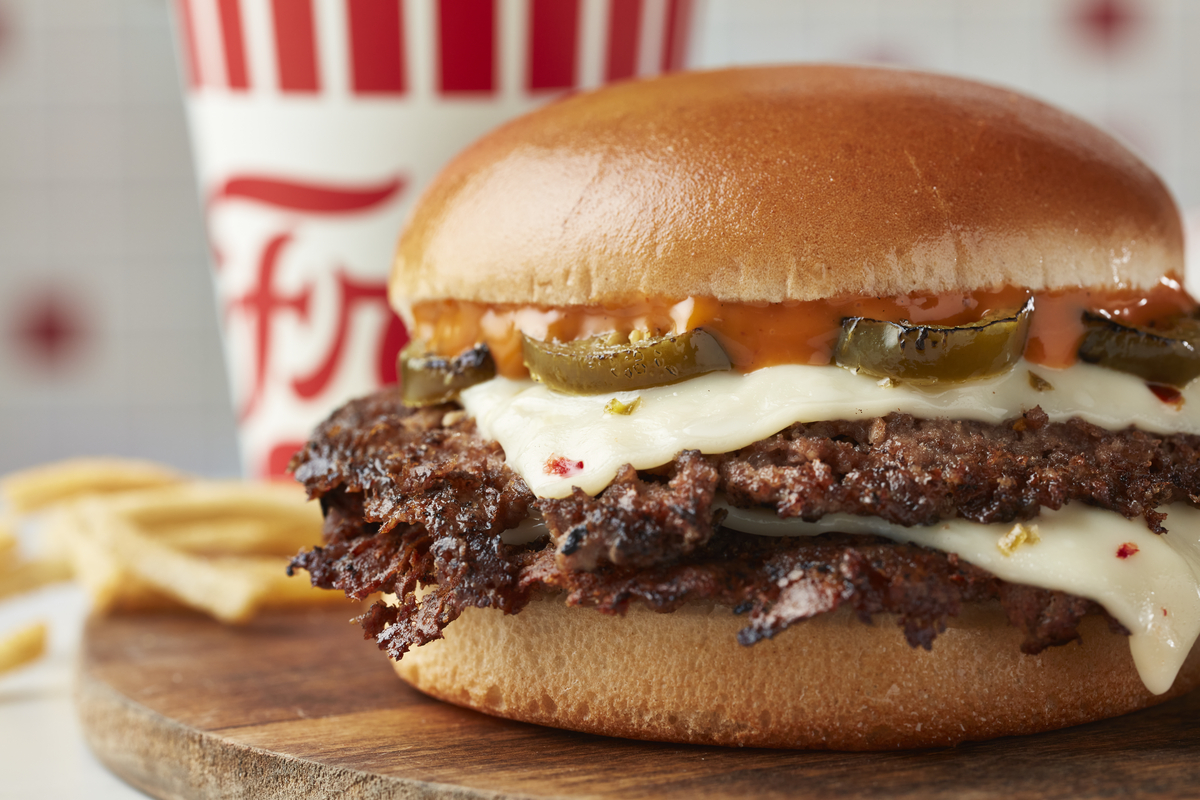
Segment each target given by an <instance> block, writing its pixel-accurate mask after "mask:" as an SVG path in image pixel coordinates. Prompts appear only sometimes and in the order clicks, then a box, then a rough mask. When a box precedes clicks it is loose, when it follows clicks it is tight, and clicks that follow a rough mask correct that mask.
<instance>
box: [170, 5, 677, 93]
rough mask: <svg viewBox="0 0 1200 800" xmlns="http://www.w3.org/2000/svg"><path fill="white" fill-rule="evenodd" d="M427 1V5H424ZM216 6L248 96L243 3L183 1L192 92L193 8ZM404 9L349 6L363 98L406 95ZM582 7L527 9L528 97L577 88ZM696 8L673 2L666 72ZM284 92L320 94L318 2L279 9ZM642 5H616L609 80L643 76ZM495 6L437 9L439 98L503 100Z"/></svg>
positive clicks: (199, 74) (230, 81) (195, 82)
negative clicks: (486, 96)
mask: <svg viewBox="0 0 1200 800" xmlns="http://www.w3.org/2000/svg"><path fill="white" fill-rule="evenodd" d="M422 1H424V0H422ZM197 2H212V3H215V6H216V10H217V12H218V16H217V21H218V23H219V28H220V30H219V36H220V38H221V42H220V45H221V46H222V52H223V55H224V61H225V72H226V78H227V81H226V83H227V85H228V87H229V88H230V89H232V90H235V91H246V90H248V89H249V88H250V84H251V76H250V74H249V61H248V59H247V42H246V37H245V30H244V27H243V21H242V13H241V11H242V0H175V4H176V11H177V17H178V23H179V34H180V37H181V39H182V42H181V46H182V50H181V53H182V61H183V64H184V70H185V73H186V80H187V83H188V86H189V87H190V88H191V89H193V90H195V89H199V88H200V87H202V86H204V85H206V84H207V85H212V84H213V81H214V76H212V75H205V74H204V70H203V69H202V66H201V60H200V57H199V52H200V47H199V42H198V39H197V30H196V25H195V18H194V12H195V10H196V9H195V4H196V3H197ZM403 2H404V0H345V11H346V22H347V30H348V33H349V53H348V57H349V59H350V64H349V66H350V74H351V84H352V90H353V91H354V92H355V93H356V94H388V95H402V94H405V93H406V92H407V91H408V89H409V86H408V81H409V71H408V66H407V64H406V59H407V57H408V53H409V50H408V48H407V47H406V46H405V38H404V37H405V29H404V13H403V11H404V6H403ZM582 2H583V0H528V4H529V5H528V9H529V18H528V25H529V27H528V34H529V47H528V51H527V55H528V60H527V62H526V67H527V75H526V77H527V82H526V87H527V89H528V91H530V92H540V91H546V90H562V89H572V88H575V87H576V86H577V85H578V79H579V74H578V73H579V53H580V51H579V48H580V36H581V31H580V25H581V22H582ZM694 6H695V3H694V0H667V3H666V19H665V20H664V22H665V23H666V24H665V26H664V36H663V47H662V60H661V64H660V65H658V66H659V67H660V68H661V70H662V71H663V72H671V71H674V70H679V69H683V68H684V66H685V64H686V61H687V45H688V41H689V38H690V32H691V27H692V15H693V12H694ZM271 10H272V21H273V36H274V45H275V55H276V64H277V67H278V83H279V88H280V89H281V90H282V91H284V92H289V93H316V92H320V91H321V76H320V70H319V60H318V54H317V32H316V25H315V20H314V15H313V0H271ZM645 10H646V9H645V2H644V0H609V3H608V19H607V27H608V31H607V33H608V38H607V41H606V49H605V62H604V79H605V81H606V82H612V81H619V80H625V79H628V78H632V77H634V76H636V75H637V73H638V55H639V49H640V40H641V37H642V34H643V30H642V28H643V26H642V17H643V15H644V13H645ZM497 23H498V20H497V0H438V4H437V34H436V36H437V54H436V58H437V70H438V72H437V89H438V91H439V93H441V94H442V95H455V94H464V93H469V94H489V95H491V94H495V93H496V91H497V77H496V76H497V64H496V59H497V41H496V40H497Z"/></svg>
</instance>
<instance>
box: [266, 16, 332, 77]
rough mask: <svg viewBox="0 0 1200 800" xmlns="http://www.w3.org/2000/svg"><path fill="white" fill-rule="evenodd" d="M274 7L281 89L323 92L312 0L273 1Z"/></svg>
mask: <svg viewBox="0 0 1200 800" xmlns="http://www.w3.org/2000/svg"><path fill="white" fill-rule="evenodd" d="M271 10H272V12H273V16H274V20H275V56H276V61H277V63H278V65H279V88H280V89H282V90H283V91H285V92H318V91H320V90H321V82H320V79H319V77H318V75H317V38H316V30H315V28H314V25H313V9H312V0H271Z"/></svg>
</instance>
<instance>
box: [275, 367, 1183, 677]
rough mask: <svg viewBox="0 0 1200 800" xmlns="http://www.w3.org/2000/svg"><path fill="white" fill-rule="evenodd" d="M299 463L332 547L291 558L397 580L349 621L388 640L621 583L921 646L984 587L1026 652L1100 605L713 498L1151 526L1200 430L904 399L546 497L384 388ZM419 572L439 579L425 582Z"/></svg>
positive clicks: (364, 587) (351, 583)
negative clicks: (524, 531) (892, 635)
mask: <svg viewBox="0 0 1200 800" xmlns="http://www.w3.org/2000/svg"><path fill="white" fill-rule="evenodd" d="M292 467H293V468H294V469H295V472H296V477H297V479H298V480H300V481H301V482H302V483H304V485H305V486H306V487H307V489H308V492H309V495H310V496H311V497H317V498H320V501H321V505H322V509H323V510H324V512H325V517H326V520H325V545H324V546H323V547H318V548H315V549H314V550H312V551H310V552H306V553H302V554H300V555H298V556H297V557H296V558H295V559H294V560H293V561H292V565H291V568H290V569H289V571H291V570H292V569H295V568H301V569H305V570H307V571H308V572H309V573H310V575H311V578H312V582H313V583H314V585H317V586H320V587H322V588H329V589H340V590H342V591H344V592H345V593H346V594H347V595H349V596H351V597H354V598H357V599H365V598H367V597H368V596H370V595H372V594H374V593H376V592H386V593H391V594H395V595H396V596H397V597H398V598H399V599H400V602H399V604H398V605H391V606H389V605H385V604H383V603H382V602H377V603H376V604H375V605H374V606H373V607H372V608H371V609H370V611H368V613H366V614H365V615H364V616H363V617H362V623H363V627H364V629H365V631H366V634H367V635H368V636H370V637H372V638H375V639H376V640H377V641H378V643H379V645H380V647H381V648H382V649H386V650H387V651H388V653H389V654H390V655H391V656H392V657H393V658H399V657H400V656H401V655H403V653H405V652H406V651H407V650H408V648H410V647H413V646H417V645H420V644H423V643H425V642H429V641H432V640H434V639H438V638H440V637H441V635H442V630H443V629H444V628H445V627H446V625H448V624H449V623H450V622H452V621H453V620H454V619H456V618H457V617H458V616H459V614H461V613H462V611H463V609H465V608H469V607H480V608H497V609H500V610H502V611H505V612H507V613H515V612H517V611H520V609H521V608H522V607H523V606H524V605H525V604H526V603H527V602H528V601H529V599H530V597H531V596H532V595H533V594H534V593H535V592H554V593H563V594H565V596H566V601H567V602H568V603H569V604H574V605H584V606H591V607H594V608H596V609H598V610H600V611H602V612H606V613H622V612H623V611H624V610H625V608H626V607H627V606H628V605H629V603H631V602H633V601H635V600H636V601H640V602H642V603H644V604H646V605H647V606H649V607H650V608H653V609H654V610H656V611H663V612H666V611H671V610H673V609H675V608H677V607H678V606H680V605H681V604H682V603H685V602H690V601H710V602H716V603H720V604H723V605H728V606H731V607H733V608H734V609H735V610H736V611H738V612H739V613H745V614H746V621H747V624H746V627H745V628H744V629H743V630H742V631H741V633H740V634H739V641H741V642H742V643H743V644H753V643H754V642H756V641H759V640H760V639H763V638H769V637H771V636H774V635H775V634H777V633H779V632H780V631H782V630H784V629H785V628H787V627H788V626H789V625H791V624H792V623H795V622H799V621H802V620H805V619H808V618H810V617H813V616H815V615H817V614H821V613H824V612H827V611H832V610H834V609H836V608H838V607H839V606H841V605H843V604H845V605H848V606H849V607H850V608H852V609H853V610H854V611H855V612H856V613H857V615H858V616H859V617H860V618H861V619H863V620H864V621H866V622H869V621H870V619H871V617H872V615H874V614H878V613H889V614H894V615H896V617H897V619H898V620H899V624H900V625H902V626H903V628H904V632H905V636H906V638H907V639H908V642H909V643H910V644H911V645H912V646H914V647H916V646H921V647H925V648H926V649H928V648H929V647H930V645H931V643H932V641H933V639H934V637H935V636H936V635H937V634H938V633H939V632H940V631H942V630H944V626H945V620H946V618H947V617H950V616H954V615H956V614H958V612H959V610H960V608H961V606H962V604H963V603H969V602H981V601H989V600H994V601H999V603H1000V604H1001V606H1002V607H1003V608H1004V610H1005V612H1006V614H1007V616H1008V619H1009V621H1010V622H1011V623H1012V624H1013V625H1016V626H1017V627H1018V628H1019V629H1020V630H1021V631H1022V632H1023V634H1024V636H1025V639H1024V642H1023V644H1022V648H1021V649H1022V650H1023V651H1024V652H1026V653H1037V652H1040V651H1041V650H1043V649H1045V648H1046V647H1050V646H1053V645H1059V644H1065V643H1067V642H1070V641H1073V640H1075V639H1077V638H1078V632H1077V624H1078V622H1079V620H1080V619H1081V618H1082V617H1083V616H1084V615H1086V614H1090V613H1104V612H1103V609H1101V608H1100V606H1098V605H1097V604H1096V603H1094V602H1092V601H1090V600H1084V599H1082V598H1079V597H1075V596H1072V595H1068V594H1065V593H1063V592H1057V591H1050V590H1044V589H1037V588H1033V587H1028V586H1021V585H1015V584H1011V583H1007V582H1005V581H1002V580H999V579H997V578H995V577H994V576H992V575H991V574H990V573H988V572H986V571H985V570H982V569H979V568H977V567H974V566H972V565H970V564H967V563H965V562H962V561H960V560H959V559H958V558H957V557H956V556H955V555H954V554H952V553H943V552H939V551H935V550H930V549H927V548H924V547H920V546H917V545H912V544H897V543H894V542H890V541H888V540H885V539H882V538H876V537H870V536H848V535H841V534H836V535H824V536H819V537H789V538H771V537H760V536H752V535H749V534H745V533H738V532H734V531H730V530H728V529H726V528H723V527H722V526H721V525H720V522H721V519H722V515H723V513H724V512H722V511H720V510H719V509H717V508H715V507H714V498H715V497H716V496H717V494H718V493H721V494H722V495H723V496H724V498H725V500H726V501H727V502H728V503H730V504H731V505H734V506H738V507H768V508H773V509H774V510H775V511H776V512H777V513H778V514H779V515H780V516H782V517H800V518H803V519H806V520H815V519H819V518H820V517H821V516H823V515H825V514H829V513H834V512H846V513H851V514H860V515H873V516H877V517H880V518H882V519H885V520H888V521H890V522H895V523H900V524H903V525H923V524H931V523H934V522H937V521H938V520H941V519H946V518H951V517H955V516H959V517H964V518H966V519H970V520H974V521H978V522H1009V521H1013V520H1022V519H1030V518H1032V517H1034V516H1035V515H1036V514H1037V513H1038V510H1039V509H1040V508H1041V507H1043V506H1044V507H1047V508H1055V509H1056V508H1059V507H1061V506H1062V505H1063V504H1064V503H1066V502H1069V501H1077V502H1086V503H1090V504H1093V505H1096V506H1100V507H1102V508H1106V509H1110V510H1112V511H1115V512H1117V513H1120V514H1122V515H1124V516H1126V517H1130V518H1132V517H1135V516H1138V515H1141V516H1143V517H1144V518H1145V520H1146V523H1147V525H1148V526H1149V527H1150V528H1151V529H1152V530H1155V531H1158V532H1162V530H1163V528H1162V526H1161V523H1162V520H1163V517H1162V515H1161V514H1158V513H1156V512H1155V511H1154V509H1155V508H1156V507H1158V506H1161V505H1163V504H1166V503H1171V502H1180V501H1186V502H1191V503H1193V504H1198V503H1200V496H1198V495H1200V437H1197V436H1189V435H1183V434H1174V435H1167V436H1159V435H1153V434H1148V433H1145V432H1142V431H1137V430H1123V431H1107V430H1104V429H1102V428H1098V427H1096V426H1094V425H1091V424H1089V423H1086V422H1082V421H1080V420H1070V421H1067V422H1064V423H1051V422H1049V421H1048V420H1047V417H1046V415H1045V414H1044V413H1043V412H1042V411H1041V409H1038V408H1035V409H1032V410H1031V411H1028V412H1026V413H1025V414H1024V415H1023V416H1022V417H1019V418H1017V419H1015V420H1011V421H1009V422H1007V423H1005V424H1002V425H990V424H986V423H979V422H970V421H955V420H944V419H936V420H921V419H916V418H913V417H911V416H908V415H905V414H889V415H888V416H886V417H881V418H876V419H868V420H859V421H831V422H819V423H811V424H796V425H793V426H791V427H790V428H788V429H786V430H784V431H782V432H780V433H778V434H776V435H774V436H771V437H769V438H768V439H765V440H763V441H761V442H757V443H755V444H753V445H751V446H749V447H747V448H744V449H742V450H739V451H737V452H733V453H727V454H723V455H714V456H704V455H701V454H699V453H698V452H695V451H685V452H682V453H680V454H679V455H678V456H676V458H675V459H674V461H672V462H671V463H670V464H667V465H665V466H663V467H661V468H657V469H654V470H643V471H640V472H639V471H636V470H634V469H633V468H632V467H629V466H626V467H625V468H624V469H622V471H621V472H620V473H619V474H618V475H617V477H616V479H615V480H614V481H613V483H612V484H611V485H610V486H609V487H608V488H607V489H605V490H604V491H603V492H601V493H600V494H599V495H597V496H595V497H590V496H588V495H586V494H585V493H583V492H581V491H579V490H576V491H575V493H574V494H573V495H572V496H571V497H567V498H564V499H561V500H550V499H542V500H539V499H537V498H535V497H534V496H533V494H532V493H531V492H530V491H529V489H528V488H527V487H526V485H525V482H524V481H523V480H522V479H521V478H520V476H518V475H517V474H516V473H514V472H513V471H512V470H511V469H509V468H508V466H507V465H506V464H505V461H504V453H503V451H502V450H501V449H500V446H499V445H498V444H497V443H495V442H493V441H488V440H485V439H483V438H482V437H480V436H479V435H478V434H477V433H476V431H475V425H474V422H473V421H472V420H471V419H469V418H468V417H466V415H465V414H464V413H463V412H462V411H461V410H459V409H458V408H457V407H456V406H453V405H444V406H436V407H432V408H423V409H417V410H413V409H409V408H406V407H405V406H404V405H403V404H402V403H401V401H400V395H399V394H398V393H397V392H394V391H384V392H380V393H378V394H375V395H373V396H370V397H366V398H363V399H360V400H356V401H353V402H351V403H349V404H348V405H346V406H344V407H343V408H342V409H340V410H339V411H337V412H336V413H335V414H334V415H333V416H332V417H330V419H329V420H327V421H326V422H325V423H323V424H322V425H321V426H320V427H319V428H318V430H317V432H316V434H315V435H314V437H313V439H312V440H311V441H310V442H309V443H308V444H307V445H306V446H305V448H304V450H303V451H301V452H300V453H299V454H298V455H297V456H296V458H295V459H294V460H293V462H292ZM531 512H537V513H540V515H541V516H542V518H543V519H544V520H545V522H546V526H547V528H548V530H549V534H550V536H549V539H548V540H547V539H546V538H542V539H540V540H538V541H536V542H533V543H531V544H527V545H509V544H505V543H504V542H503V541H502V540H501V533H502V532H503V531H505V530H507V529H509V528H513V527H516V526H517V525H518V524H520V523H521V522H522V521H523V520H525V519H526V518H527V517H529V516H530V514H531ZM418 585H426V586H432V588H431V590H430V591H428V592H427V593H425V594H424V595H423V596H422V597H421V598H420V599H419V600H418V598H417V596H416V593H415V590H416V589H417V587H418ZM1110 623H1111V624H1112V625H1113V626H1114V627H1115V628H1117V629H1120V626H1119V625H1118V624H1117V623H1116V622H1115V621H1112V620H1111V619H1110Z"/></svg>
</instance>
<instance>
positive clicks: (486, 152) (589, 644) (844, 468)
mask: <svg viewBox="0 0 1200 800" xmlns="http://www.w3.org/2000/svg"><path fill="white" fill-rule="evenodd" d="M1181 274H1182V247H1181V230H1180V223H1179V219H1178V214H1177V211H1176V209H1175V206H1174V205H1173V203H1172V200H1171V198H1170V196H1169V195H1168V193H1167V191H1166V189H1165V188H1164V186H1163V184H1162V183H1161V182H1160V181H1159V179H1158V178H1157V177H1155V176H1154V175H1153V174H1152V173H1151V172H1150V171H1149V170H1148V169H1147V168H1146V166H1145V165H1143V164H1142V163H1141V162H1140V161H1138V159H1137V158H1136V157H1134V156H1133V155H1131V154H1130V153H1129V152H1128V151H1126V150H1125V149H1124V148H1123V147H1121V146H1120V145H1119V144H1118V143H1116V142H1115V141H1113V140H1112V139H1111V138H1109V137H1108V136H1106V135H1105V134H1103V133H1101V132H1100V131H1098V130H1096V129H1094V128H1092V127H1090V126H1089V125H1087V124H1086V123H1084V122H1082V121H1080V120H1078V119H1075V118H1073V117H1071V116H1068V115H1067V114H1064V113H1062V112H1060V111H1057V110H1055V109H1053V108H1050V107H1047V106H1045V105H1043V104H1041V103H1038V102H1036V101H1034V100H1031V99H1029V98H1025V97H1022V96H1020V95H1017V94H1014V93H1012V92H1009V91H1005V90H1002V89H997V88H992V87H987V86H981V85H978V84H974V83H970V82H967V81H962V80H957V79H952V78H946V77H938V76H932V75H924V74H917V73H910V72H900V71H891V70H874V69H863V68H849V67H831V66H802V67H780V68H764V69H740V70H730V71H722V72H711V73H697V74H683V75H677V76H672V77H667V78H663V79H659V80H653V81H645V82H635V83H629V84H624V85H620V86H615V87H612V88H607V89H604V90H601V91H598V92H595V93H591V94H583V95H578V96H574V97H571V98H569V99H566V100H563V101H562V102H559V103H556V104H553V105H550V106H548V107H545V108H543V109H541V110H539V111H537V112H535V113H533V114H531V115H529V116H526V117H524V118H522V119H518V120H516V121H515V122H512V123H510V124H508V125H506V126H505V127H502V128H500V129H499V130H497V131H495V132H494V133H492V134H490V135H489V136H487V137H485V138H484V139H482V140H481V141H479V142H478V143H477V144H475V145H474V146H473V147H471V148H470V149H468V150H467V151H465V152H464V153H462V154H461V155H460V156H459V157H458V158H457V159H456V160H455V161H453V162H452V163H451V164H450V165H449V166H448V167H447V168H446V170H445V171H444V172H443V173H442V174H441V176H440V177H439V178H438V180H437V181H436V182H435V183H434V184H433V185H432V187H431V188H430V189H429V190H428V192H427V193H426V194H425V196H424V197H423V199H422V200H421V201H420V203H419V205H418V206H417V208H416V210H415V212H414V214H413V216H412V218H411V220H410V222H409V225H408V227H407V228H406V230H405V231H404V233H403V235H402V237H401V240H400V244H399V250H398V255H397V258H396V264H395V271H394V274H393V277H392V283H391V297H392V300H393V303H394V305H395V306H396V307H397V308H398V309H399V311H400V312H401V314H402V315H403V316H404V318H405V321H406V323H407V324H408V327H409V330H410V331H411V332H412V334H413V344H412V345H410V346H409V347H408V348H407V349H406V351H405V352H404V353H403V354H402V357H401V360H402V364H401V367H402V370H403V373H404V387H403V390H389V391H384V392H382V393H380V394H377V395H374V396H371V397H367V398H365V399H361V400H357V401H355V402H352V403H350V404H349V405H347V406H346V407H344V408H342V409H341V410H339V411H338V412H336V413H335V414H334V415H333V417H331V418H330V419H329V420H328V421H327V422H325V423H324V424H323V425H322V426H321V427H320V428H319V429H318V430H317V432H316V433H315V435H314V437H313V439H312V441H310V442H309V443H308V445H307V446H306V447H305V449H304V450H303V451H302V452H301V453H300V454H299V455H298V456H297V457H296V459H295V460H294V461H293V466H294V468H295V471H296V476H297V478H298V479H299V480H301V481H302V482H303V483H304V484H305V485H306V486H307V487H308V491H309V493H310V495H312V496H314V497H319V498H320V501H321V504H322V507H323V509H324V510H325V514H326V544H325V545H324V546H323V547H321V548H317V549H315V550H313V551H312V552H308V553H303V554H301V555H300V556H298V557H297V558H296V559H295V561H294V562H293V566H294V567H298V568H302V569H305V570H307V571H308V572H309V573H311V578H312V580H313V582H314V583H315V584H317V585H319V586H323V587H329V588H335V589H340V590H342V591H345V592H346V593H347V594H349V595H350V596H352V597H356V598H360V599H365V598H367V597H369V596H370V595H373V594H375V593H377V592H382V593H386V594H387V595H390V596H391V597H390V598H389V599H388V600H387V601H379V602H376V603H375V604H374V605H373V606H372V607H371V609H370V610H369V611H368V612H367V613H366V614H365V615H364V616H363V617H362V624H363V627H364V628H365V630H366V633H367V635H368V636H370V637H372V638H374V639H375V640H377V642H378V643H379V646H380V647H381V648H382V649H384V650H386V651H387V652H388V653H389V654H390V655H391V656H392V657H393V658H395V659H397V665H396V669H397V671H398V672H399V674H400V675H401V677H403V678H404V679H405V680H407V681H409V682H410V683H412V684H413V685H414V686H416V687H417V688H419V689H421V690H422V691H424V692H427V693H429V694H431V695H433V696H435V697H439V698H443V699H445V700H448V701H450V702H452V703H458V704H461V705H464V706H469V707H472V708H476V709H479V710H481V711H485V712H487V713H490V714H497V715H500V716H505V717H511V718H514V719H520V720H527V721H531V722H538V723H543V724H548V725H555V726H561V727H566V728H573V729H576V730H582V731H591V732H597V733H604V734H611V735H618V736H629V737H637V738H648V739H661V740H671V741H682V742H696V743H716V744H727V745H753V746H769V747H825V748H843V749H869V748H894V747H917V746H930V745H943V744H953V743H956V742H960V741H965V740H973V739H982V738H987V737H993V736H999V735H1006V734H1013V733H1027V732H1033V731H1039V730H1046V729H1051V728H1056V727H1061V726H1066V725H1073V724H1076V723H1081V722H1085V721H1089V720H1095V719H1100V718H1104V717H1109V716H1113V715H1117V714H1122V713H1125V712H1128V711H1131V710H1134V709H1137V708H1142V707H1144V706H1147V705H1150V704H1153V703H1156V702H1160V701H1162V700H1164V699H1166V698H1168V697H1172V696H1175V695H1178V694H1180V693H1182V692H1186V691H1188V690H1190V689H1191V688H1193V687H1194V686H1196V684H1197V682H1198V681H1200V658H1198V657H1197V656H1193V655H1189V653H1190V652H1191V649H1192V643H1193V642H1194V641H1195V639H1196V637H1197V633H1198V631H1200V592H1198V590H1197V587H1198V582H1197V575H1198V572H1200V510H1197V506H1198V505H1200V389H1198V388H1197V386H1198V385H1200V383H1198V382H1195V381H1193V380H1192V379H1193V378H1194V377H1195V376H1196V375H1197V374H1198V373H1200V354H1198V353H1197V352H1196V350H1195V349H1194V345H1195V343H1196V342H1197V341H1200V329H1198V325H1197V323H1196V321H1195V318H1196V310H1197V309H1196V303H1195V302H1194V301H1193V300H1192V299H1191V298H1190V297H1189V296H1188V295H1187V294H1186V293H1185V292H1184V291H1183V290H1182V289H1181V288H1180V285H1179V283H1178V280H1179V278H1180V276H1181Z"/></svg>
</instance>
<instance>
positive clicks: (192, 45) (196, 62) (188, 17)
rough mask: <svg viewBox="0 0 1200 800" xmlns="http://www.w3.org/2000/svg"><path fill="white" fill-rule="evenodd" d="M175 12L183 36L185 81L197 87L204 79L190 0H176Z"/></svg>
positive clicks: (192, 86)
mask: <svg viewBox="0 0 1200 800" xmlns="http://www.w3.org/2000/svg"><path fill="white" fill-rule="evenodd" d="M175 13H176V16H177V18H178V20H179V33H180V34H181V35H182V37H183V43H182V46H183V63H184V65H185V71H186V72H187V83H188V86H189V87H191V88H192V89H199V88H200V87H201V86H202V85H203V83H204V80H203V78H202V77H201V75H200V57H199V55H197V51H196V28H195V26H194V25H193V24H192V3H191V0H177V2H176V4H175Z"/></svg>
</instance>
